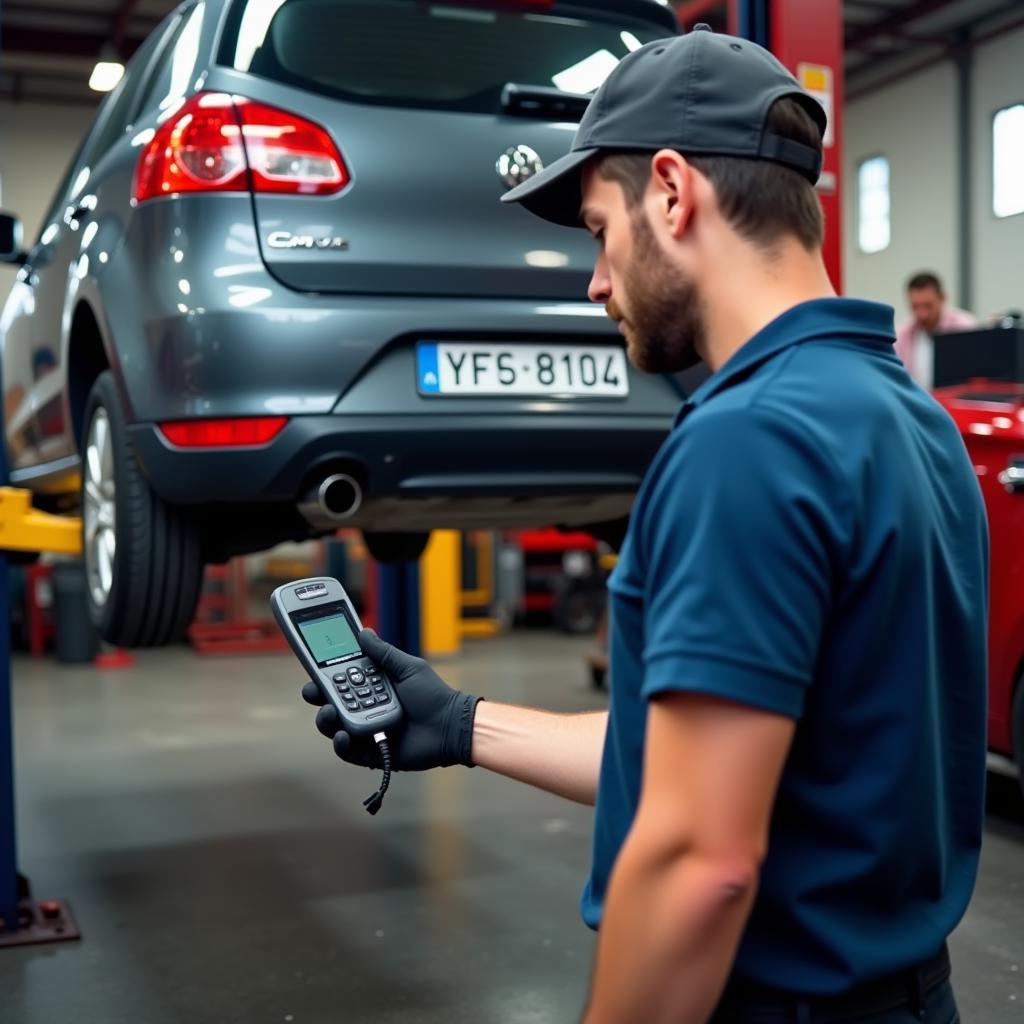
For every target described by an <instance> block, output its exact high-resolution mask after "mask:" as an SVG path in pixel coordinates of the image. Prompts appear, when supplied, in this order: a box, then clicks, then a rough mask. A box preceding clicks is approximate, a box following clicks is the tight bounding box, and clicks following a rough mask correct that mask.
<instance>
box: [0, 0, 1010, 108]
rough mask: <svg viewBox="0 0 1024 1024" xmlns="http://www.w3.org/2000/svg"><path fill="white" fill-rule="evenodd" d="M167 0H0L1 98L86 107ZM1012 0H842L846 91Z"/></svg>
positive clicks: (991, 18) (705, 9) (711, 4)
mask: <svg viewBox="0 0 1024 1024" xmlns="http://www.w3.org/2000/svg"><path fill="white" fill-rule="evenodd" d="M175 6H176V0H0V99H2V100H14V101H35V102H54V103H61V104H82V105H87V106H94V105H95V104H96V103H97V102H98V100H99V96H98V94H96V93H94V92H91V91H90V90H89V88H88V86H87V84H86V83H87V81H88V78H89V73H90V72H91V70H92V67H93V64H94V63H95V61H96V59H97V58H98V56H99V54H100V51H101V50H102V49H104V47H109V48H110V49H111V50H113V51H115V52H117V53H119V54H120V55H121V56H122V57H128V56H130V55H131V54H132V53H133V52H134V51H135V48H136V47H137V46H138V45H139V43H140V42H141V41H142V40H143V39H144V38H145V37H146V36H147V35H148V34H149V32H151V31H152V30H153V28H155V27H156V25H157V24H158V23H159V22H160V20H161V19H162V18H163V17H164V16H165V15H166V14H167V13H168V12H169V11H171V10H173V9H174V7H175ZM676 6H677V8H678V10H679V14H680V20H681V21H682V22H683V24H684V26H687V27H689V26H691V25H693V24H694V23H695V22H697V21H706V22H709V23H710V24H711V25H712V26H713V27H715V28H720V29H724V28H725V27H726V3H725V0H685V2H681V3H678V4H677V5H676ZM1022 7H1024V5H1022V3H1021V0H845V2H844V4H843V18H844V31H845V36H846V76H847V91H848V95H851V96H855V95H857V94H858V93H860V92H863V91H867V90H870V89H872V88H876V87H878V86H879V85H881V84H884V83H885V82H887V81H891V80H892V79H893V78H895V77H898V76H901V75H904V74H907V73H908V72H910V71H913V70H915V69H917V68H918V67H922V66H924V65H926V64H927V63H929V62H931V61H934V60H936V59H941V58H942V57H944V56H945V55H948V54H950V53H951V52H952V53H954V54H955V53H957V52H967V51H968V50H969V49H970V47H971V46H972V45H976V44H977V43H978V42H979V41H984V40H986V39H988V38H992V37H994V36H995V35H998V34H1001V33H1002V32H1005V31H1009V30H1010V29H1012V28H1014V27H1018V26H1020V25H1024V10H1022Z"/></svg>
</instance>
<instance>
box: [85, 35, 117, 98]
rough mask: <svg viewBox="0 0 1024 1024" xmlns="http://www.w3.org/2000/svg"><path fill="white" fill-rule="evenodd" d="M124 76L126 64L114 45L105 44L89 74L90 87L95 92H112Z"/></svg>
mask: <svg viewBox="0 0 1024 1024" xmlns="http://www.w3.org/2000/svg"><path fill="white" fill-rule="evenodd" d="M122 78H124V64H122V63H121V59H120V58H119V57H118V55H117V52H116V51H115V50H114V48H113V47H112V46H109V45H108V46H104V47H103V49H102V50H100V57H99V60H98V61H96V66H95V67H94V68H93V69H92V74H91V75H90V76H89V88H90V89H92V90H93V91H94V92H110V90H111V89H113V88H114V87H115V86H116V85H117V83H118V82H120V81H121V79H122Z"/></svg>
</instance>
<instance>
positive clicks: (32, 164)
mask: <svg viewBox="0 0 1024 1024" xmlns="http://www.w3.org/2000/svg"><path fill="white" fill-rule="evenodd" d="M94 113H95V111H94V110H93V109H92V108H90V107H58V106H53V105H50V104H45V105H44V104H36V103H0V206H2V208H3V209H4V210H6V211H8V212H9V213H14V214H17V215H18V216H19V217H21V219H22V221H23V222H24V224H25V242H26V244H29V243H31V242H33V241H35V239H36V238H37V237H38V235H39V231H40V228H41V227H42V220H43V216H44V215H45V213H46V211H47V209H48V208H49V205H50V201H51V200H52V198H53V192H54V189H55V188H56V187H57V185H58V183H59V182H60V180H61V178H62V176H63V174H64V171H65V170H66V169H67V166H68V164H69V163H70V162H71V158H72V157H73V156H74V154H75V151H76V150H77V149H78V144H79V142H80V141H81V140H82V138H83V136H84V135H85V133H86V131H87V130H88V128H89V125H90V123H91V122H92V118H93V115H94ZM15 272H16V268H13V269H12V268H11V267H8V266H4V265H3V264H0V275H2V277H0V282H2V283H3V285H4V289H5V290H6V288H7V287H8V285H9V282H10V281H12V280H13V279H14V274H15Z"/></svg>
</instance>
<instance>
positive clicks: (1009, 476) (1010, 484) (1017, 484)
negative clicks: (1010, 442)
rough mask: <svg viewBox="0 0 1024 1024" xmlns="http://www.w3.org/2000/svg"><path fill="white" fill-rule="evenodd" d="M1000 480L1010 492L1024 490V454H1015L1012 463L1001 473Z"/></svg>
mask: <svg viewBox="0 0 1024 1024" xmlns="http://www.w3.org/2000/svg"><path fill="white" fill-rule="evenodd" d="M999 482H1000V483H1001V484H1002V485H1003V486H1004V487H1005V488H1006V489H1007V491H1009V492H1010V494H1020V493H1022V492H1024V455H1014V456H1012V457H1011V459H1010V464H1009V465H1008V466H1007V467H1006V469H1004V470H1003V471H1002V473H1000V474H999Z"/></svg>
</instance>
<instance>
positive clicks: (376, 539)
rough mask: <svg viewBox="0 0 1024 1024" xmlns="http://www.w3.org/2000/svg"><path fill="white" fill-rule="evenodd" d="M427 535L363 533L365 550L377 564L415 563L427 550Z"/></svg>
mask: <svg viewBox="0 0 1024 1024" xmlns="http://www.w3.org/2000/svg"><path fill="white" fill-rule="evenodd" d="M429 541H430V534H429V533H377V532H374V531H371V530H364V531H363V543H364V544H366V550H367V551H369V552H370V555H371V556H372V557H373V558H374V559H375V560H376V561H378V562H386V563H390V562H415V561H417V560H418V559H419V557H420V555H422V554H423V552H424V551H426V550H427V544H428V543H429Z"/></svg>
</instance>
